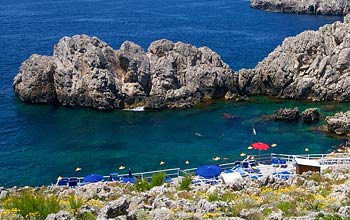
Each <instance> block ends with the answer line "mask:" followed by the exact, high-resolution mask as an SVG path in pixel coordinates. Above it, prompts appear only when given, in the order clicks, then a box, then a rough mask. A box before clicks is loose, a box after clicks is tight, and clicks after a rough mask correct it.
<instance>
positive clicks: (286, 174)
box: [272, 170, 290, 180]
mask: <svg viewBox="0 0 350 220" xmlns="http://www.w3.org/2000/svg"><path fill="white" fill-rule="evenodd" d="M272 175H274V176H275V177H277V178H280V179H283V180H287V179H289V177H290V172H289V171H287V170H285V171H281V172H274V173H272Z"/></svg>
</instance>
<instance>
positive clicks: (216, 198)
mask: <svg viewBox="0 0 350 220" xmlns="http://www.w3.org/2000/svg"><path fill="white" fill-rule="evenodd" d="M219 200H220V198H219V195H218V193H217V192H213V193H211V194H209V196H208V201H209V202H214V201H219Z"/></svg>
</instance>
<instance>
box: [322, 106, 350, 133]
mask: <svg viewBox="0 0 350 220" xmlns="http://www.w3.org/2000/svg"><path fill="white" fill-rule="evenodd" d="M326 122H327V129H328V131H329V132H332V133H335V134H338V135H348V136H350V111H347V112H338V113H336V114H335V115H334V116H328V117H327V118H326Z"/></svg>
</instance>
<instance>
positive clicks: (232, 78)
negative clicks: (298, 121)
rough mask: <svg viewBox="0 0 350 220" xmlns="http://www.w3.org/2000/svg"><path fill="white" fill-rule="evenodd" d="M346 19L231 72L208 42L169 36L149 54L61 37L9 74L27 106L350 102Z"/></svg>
mask: <svg viewBox="0 0 350 220" xmlns="http://www.w3.org/2000/svg"><path fill="white" fill-rule="evenodd" d="M349 39H350V24H348V23H341V22H335V23H333V24H328V25H325V26H323V27H321V28H320V29H319V30H317V31H304V32H302V33H301V34H299V35H297V36H295V37H289V38H286V39H285V40H284V41H283V43H282V45H280V46H278V47H277V48H276V49H275V50H274V51H273V52H271V53H270V54H269V55H268V56H267V57H266V58H265V59H264V60H262V61H261V62H259V63H258V65H257V66H256V67H255V68H254V69H242V70H239V71H238V72H234V71H233V70H231V69H230V68H229V66H228V65H227V64H225V63H224V62H223V61H222V60H221V58H220V56H219V55H218V54H216V53H215V52H214V51H212V50H210V49H209V48H207V47H201V48H196V47H194V46H192V45H189V44H184V43H181V42H177V43H173V42H172V41H169V40H158V41H155V42H153V43H152V44H151V45H150V47H149V48H148V50H147V52H144V51H143V49H142V48H141V47H140V46H138V45H136V44H134V43H132V42H124V43H123V44H122V45H121V48H120V49H119V50H113V49H112V48H111V47H109V46H108V45H107V44H106V43H104V42H103V41H101V40H99V39H98V38H96V37H89V36H87V35H76V36H74V37H72V38H69V37H64V38H62V39H61V40H60V41H59V43H58V44H57V45H56V46H55V50H54V55H53V56H51V57H48V56H41V55H32V56H31V57H30V58H29V59H28V60H26V61H25V62H24V63H23V64H22V66H21V69H20V71H19V73H18V74H17V76H16V77H15V78H14V83H13V88H14V92H15V94H16V96H18V97H19V98H20V99H21V100H22V101H24V102H27V103H58V104H61V105H65V106H80V107H88V108H95V109H100V110H113V109H121V108H133V107H137V106H145V108H146V109H147V108H148V109H162V108H187V107H191V106H194V105H196V104H198V103H200V102H203V101H205V100H207V99H215V98H221V97H222V98H223V97H225V98H226V99H235V100H238V101H240V100H246V99H247V96H252V95H271V96H275V97H277V98H282V99H305V100H311V101H340V102H348V101H350V80H349V78H350V76H349V70H350V60H349V59H348V57H350V40H349Z"/></svg>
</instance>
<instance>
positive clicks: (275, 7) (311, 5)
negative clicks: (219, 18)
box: [250, 0, 349, 15]
mask: <svg viewBox="0 0 350 220" xmlns="http://www.w3.org/2000/svg"><path fill="white" fill-rule="evenodd" d="M250 5H251V7H253V8H258V9H264V10H267V11H273V12H288V13H300V14H313V15H345V14H346V13H347V12H348V10H349V2H348V1H347V0H335V1H329V0H283V1H280V0H251V1H250Z"/></svg>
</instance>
